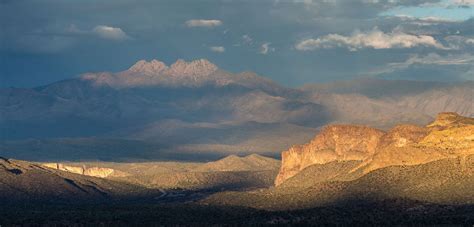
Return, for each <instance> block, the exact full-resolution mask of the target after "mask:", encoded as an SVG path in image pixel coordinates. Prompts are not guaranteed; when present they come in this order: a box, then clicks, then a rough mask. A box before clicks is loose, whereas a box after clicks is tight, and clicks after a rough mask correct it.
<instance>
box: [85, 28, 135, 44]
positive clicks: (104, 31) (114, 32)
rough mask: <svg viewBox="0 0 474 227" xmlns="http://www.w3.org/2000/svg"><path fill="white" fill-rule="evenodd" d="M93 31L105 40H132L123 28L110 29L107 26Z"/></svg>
mask: <svg viewBox="0 0 474 227" xmlns="http://www.w3.org/2000/svg"><path fill="white" fill-rule="evenodd" d="M92 31H93V32H94V33H95V34H97V35H98V36H99V37H100V38H103V39H110V40H118V41H120V40H126V39H129V38H130V37H129V36H128V35H127V34H126V33H125V32H124V31H123V30H122V29H121V28H116V27H110V26H106V25H99V26H96V27H95V28H94V29H93V30H92Z"/></svg>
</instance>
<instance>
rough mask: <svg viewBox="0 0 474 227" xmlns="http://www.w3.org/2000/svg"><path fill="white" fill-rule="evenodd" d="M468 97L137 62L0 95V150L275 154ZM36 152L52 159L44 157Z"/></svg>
mask: <svg viewBox="0 0 474 227" xmlns="http://www.w3.org/2000/svg"><path fill="white" fill-rule="evenodd" d="M473 94H474V83H472V82H459V83H440V82H418V81H390V80H378V79H359V80H354V81H339V82H333V83H329V84H315V85H306V86H304V87H302V88H287V87H284V86H281V85H278V84H277V83H275V82H273V81H271V80H270V79H267V78H265V77H262V76H259V75H257V74H255V73H252V72H243V73H236V74H234V73H230V72H226V71H224V70H221V69H219V68H218V67H217V66H216V65H214V64H213V63H211V62H209V61H207V60H204V59H200V60H195V61H191V62H186V61H183V60H178V61H177V62H175V63H174V64H172V65H170V66H167V65H166V64H165V63H163V62H160V61H158V60H151V61H145V60H140V61H138V62H137V63H135V64H134V65H133V66H131V67H130V68H129V69H127V70H125V71H122V72H117V73H111V72H99V73H86V74H83V75H81V76H80V77H78V78H74V79H69V80H64V81H59V82H55V83H52V84H48V85H45V86H40V87H34V88H2V89H0V139H1V141H0V154H2V155H4V156H8V157H14V158H19V159H28V160H52V159H55V160H81V159H83V160H107V158H110V157H112V156H111V155H110V154H112V153H114V156H113V157H114V159H115V160H133V159H134V160H139V159H191V160H198V159H201V160H209V159H215V158H218V157H224V156H226V155H229V154H250V153H260V154H266V155H271V156H275V157H276V156H278V153H279V152H280V151H281V150H285V149H288V148H289V147H290V146H291V145H293V144H298V143H303V142H305V141H307V140H309V139H310V138H311V137H312V136H313V135H314V133H316V132H318V131H319V130H320V127H321V126H323V125H325V124H329V123H357V124H366V125H369V126H373V127H377V128H381V129H387V128H390V127H391V126H393V125H394V124H396V123H414V124H420V125H422V124H425V123H427V122H430V121H431V120H433V118H434V117H435V114H436V113H438V112H446V111H454V112H457V113H460V114H462V115H464V116H473V115H474V104H473V103H474V101H473ZM104 144H108V145H109V144H113V146H112V147H114V148H113V149H112V148H111V146H104ZM78 147H80V149H78ZM98 147H104V149H97V148H98ZM45 150H57V153H55V154H54V155H49V156H48V157H44V156H43V155H44V151H45ZM196 154H198V155H196ZM109 161H113V160H109Z"/></svg>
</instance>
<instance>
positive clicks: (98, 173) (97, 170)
mask: <svg viewBox="0 0 474 227" xmlns="http://www.w3.org/2000/svg"><path fill="white" fill-rule="evenodd" d="M42 166H44V167H47V168H50V169H56V170H61V171H66V172H69V173H75V174H80V175H86V176H91V177H99V178H107V177H112V176H113V177H126V176H129V175H130V174H127V173H125V172H122V171H118V170H114V169H111V168H103V167H90V168H87V167H86V166H82V167H79V166H71V165H65V164H62V163H43V164H42Z"/></svg>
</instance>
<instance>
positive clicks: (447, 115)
mask: <svg viewBox="0 0 474 227" xmlns="http://www.w3.org/2000/svg"><path fill="white" fill-rule="evenodd" d="M458 124H474V120H473V119H472V118H468V117H463V116H461V115H459V114H457V113H454V112H443V113H439V114H438V116H437V117H436V119H435V121H433V122H432V123H431V124H429V125H428V127H449V126H453V125H458Z"/></svg>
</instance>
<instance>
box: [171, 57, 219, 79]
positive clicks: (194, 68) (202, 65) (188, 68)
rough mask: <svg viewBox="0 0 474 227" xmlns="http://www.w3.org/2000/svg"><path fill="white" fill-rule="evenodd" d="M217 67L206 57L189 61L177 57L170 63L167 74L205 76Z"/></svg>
mask: <svg viewBox="0 0 474 227" xmlns="http://www.w3.org/2000/svg"><path fill="white" fill-rule="evenodd" d="M217 69H218V68H217V66H216V65H214V64H213V63H211V62H210V61H208V60H206V59H198V60H194V61H191V62H186V61H184V60H183V59H178V60H177V61H176V62H175V63H173V64H172V65H171V67H170V69H169V70H168V72H167V74H169V75H171V76H200V75H203V76H206V75H209V74H211V73H213V72H214V71H216V70H217Z"/></svg>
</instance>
